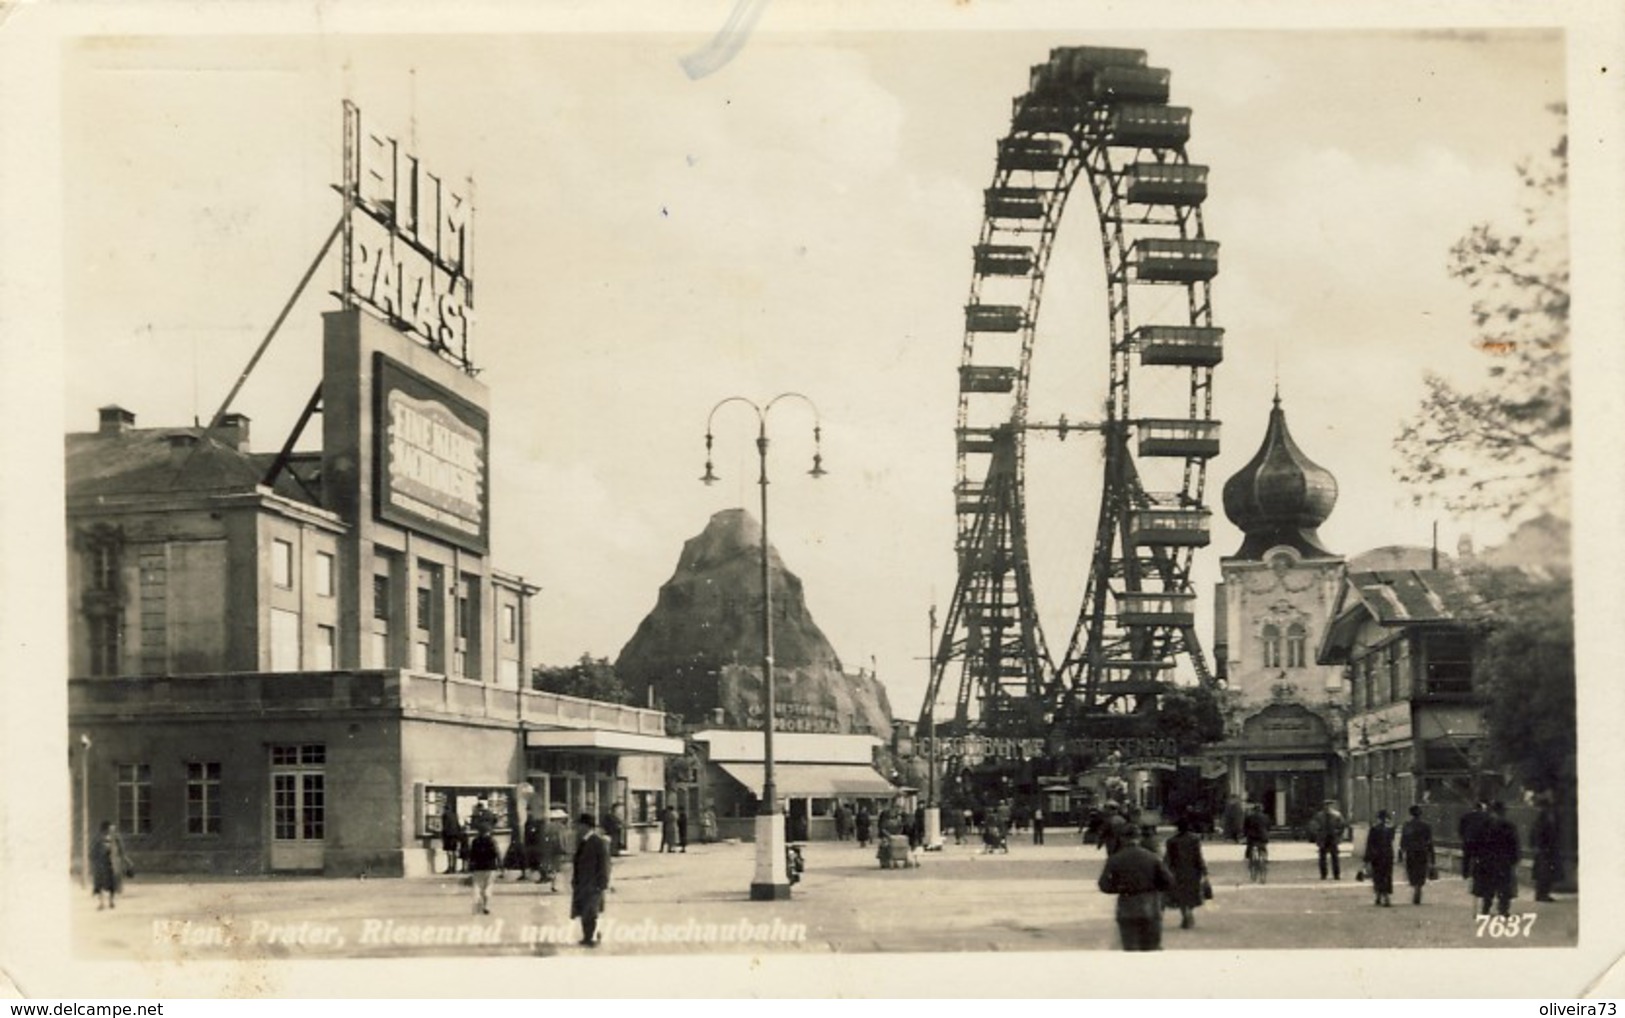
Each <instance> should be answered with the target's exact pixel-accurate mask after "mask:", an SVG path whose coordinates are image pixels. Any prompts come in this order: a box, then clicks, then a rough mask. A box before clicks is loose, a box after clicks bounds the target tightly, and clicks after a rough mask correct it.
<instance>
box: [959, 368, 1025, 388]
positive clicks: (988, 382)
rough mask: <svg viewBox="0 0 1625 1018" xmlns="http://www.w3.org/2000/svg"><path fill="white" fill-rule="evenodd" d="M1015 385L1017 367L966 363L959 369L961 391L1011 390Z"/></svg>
mask: <svg viewBox="0 0 1625 1018" xmlns="http://www.w3.org/2000/svg"><path fill="white" fill-rule="evenodd" d="M1015 387H1016V369H1015V368H1007V367H997V366H991V365H981V364H966V365H964V366H962V367H961V368H960V369H959V391H960V392H1010V391H1012V390H1014V389H1015Z"/></svg>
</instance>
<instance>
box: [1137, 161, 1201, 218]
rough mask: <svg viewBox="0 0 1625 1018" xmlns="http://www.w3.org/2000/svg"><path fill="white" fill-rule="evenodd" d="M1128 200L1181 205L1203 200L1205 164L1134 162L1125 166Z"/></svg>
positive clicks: (1186, 205)
mask: <svg viewBox="0 0 1625 1018" xmlns="http://www.w3.org/2000/svg"><path fill="white" fill-rule="evenodd" d="M1127 183H1128V188H1127V191H1126V194H1127V197H1128V200H1129V201H1131V202H1137V203H1139V204H1142V205H1174V206H1178V207H1181V208H1185V207H1189V206H1192V205H1200V204H1202V202H1204V201H1206V200H1207V167H1206V166H1200V165H1197V164H1195V163H1134V164H1133V165H1132V166H1130V167H1129V168H1128V174H1127Z"/></svg>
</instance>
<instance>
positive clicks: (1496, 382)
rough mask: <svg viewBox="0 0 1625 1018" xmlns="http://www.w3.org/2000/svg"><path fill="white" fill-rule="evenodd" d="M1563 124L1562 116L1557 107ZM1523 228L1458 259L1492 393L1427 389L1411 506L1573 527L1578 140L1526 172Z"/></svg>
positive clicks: (1408, 435)
mask: <svg viewBox="0 0 1625 1018" xmlns="http://www.w3.org/2000/svg"><path fill="white" fill-rule="evenodd" d="M1553 111H1554V112H1555V113H1558V114H1561V113H1562V112H1563V109H1562V107H1560V106H1559V107H1553ZM1518 176H1519V178H1520V180H1521V181H1522V183H1523V195H1524V197H1523V202H1522V209H1521V213H1522V216H1521V223H1520V224H1519V225H1518V227H1517V228H1516V229H1517V232H1506V231H1504V230H1503V229H1501V228H1499V227H1496V226H1493V225H1491V224H1489V223H1480V224H1478V225H1476V226H1474V227H1473V228H1472V229H1471V230H1470V231H1469V232H1468V233H1467V235H1466V236H1464V237H1462V238H1461V239H1460V240H1459V241H1457V242H1456V244H1455V246H1454V247H1452V248H1451V250H1450V264H1449V270H1450V275H1451V276H1452V277H1454V278H1456V279H1459V280H1461V281H1462V282H1463V283H1465V284H1466V285H1467V287H1468V289H1470V290H1472V291H1473V294H1474V298H1473V309H1472V316H1473V325H1474V327H1475V329H1476V330H1477V338H1476V340H1475V344H1476V345H1477V347H1478V348H1479V349H1480V350H1482V351H1483V352H1484V353H1485V354H1487V355H1489V358H1490V361H1491V363H1490V366H1489V368H1488V370H1487V372H1486V376H1487V377H1486V378H1485V380H1484V382H1483V384H1482V385H1481V386H1480V387H1479V388H1477V389H1475V390H1466V389H1461V388H1458V387H1457V386H1456V385H1454V384H1452V383H1451V382H1449V381H1447V380H1445V379H1444V378H1442V377H1440V376H1439V375H1436V374H1433V373H1429V374H1428V375H1427V376H1426V377H1425V379H1424V385H1425V387H1426V392H1425V394H1424V395H1423V398H1422V402H1421V404H1420V406H1418V408H1417V412H1416V414H1415V415H1414V416H1413V417H1411V418H1410V419H1408V420H1407V421H1405V422H1404V423H1403V424H1402V425H1401V428H1400V432H1399V435H1398V437H1397V438H1396V440H1395V448H1396V450H1397V451H1398V453H1399V458H1400V462H1399V464H1398V466H1397V467H1396V468H1395V473H1396V474H1397V475H1398V477H1399V479H1400V481H1401V482H1403V483H1404V484H1406V485H1408V486H1410V487H1411V488H1412V489H1413V492H1414V495H1413V501H1415V502H1416V503H1418V504H1420V503H1422V502H1424V501H1433V500H1437V501H1438V502H1440V503H1442V504H1443V505H1444V507H1445V508H1447V509H1450V510H1453V511H1458V512H1473V511H1482V510H1494V511H1496V512H1498V513H1500V515H1502V516H1510V515H1512V514H1514V513H1517V512H1519V511H1520V510H1528V509H1534V508H1542V509H1556V510H1557V511H1559V513H1560V514H1561V515H1566V511H1565V510H1566V501H1567V497H1568V483H1567V482H1568V474H1569V464H1570V458H1571V426H1570V425H1571V419H1572V412H1571V407H1570V402H1569V256H1568V237H1567V233H1566V226H1565V224H1566V216H1567V211H1566V205H1567V192H1568V139H1567V137H1564V138H1561V139H1560V140H1559V141H1558V143H1557V144H1556V145H1555V146H1554V147H1553V148H1552V149H1551V151H1550V152H1548V153H1546V155H1545V157H1544V158H1542V159H1540V160H1538V161H1533V162H1525V163H1523V164H1521V165H1520V166H1519V167H1518Z"/></svg>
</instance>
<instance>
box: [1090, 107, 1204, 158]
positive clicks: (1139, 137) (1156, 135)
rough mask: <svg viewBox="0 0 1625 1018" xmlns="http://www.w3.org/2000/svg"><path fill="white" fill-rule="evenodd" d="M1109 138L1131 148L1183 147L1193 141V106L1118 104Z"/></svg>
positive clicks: (1111, 120)
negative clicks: (1191, 109) (1191, 107)
mask: <svg viewBox="0 0 1625 1018" xmlns="http://www.w3.org/2000/svg"><path fill="white" fill-rule="evenodd" d="M1106 137H1107V139H1108V140H1109V141H1110V142H1111V143H1112V144H1113V145H1122V146H1124V147H1128V148H1179V147H1180V146H1182V145H1184V144H1185V143H1186V142H1187V141H1190V140H1191V111H1190V107H1188V106H1153V105H1149V104H1143V103H1135V104H1131V105H1124V106H1118V107H1116V108H1115V109H1113V110H1112V114H1111V118H1110V119H1109V120H1108V121H1107V125H1106Z"/></svg>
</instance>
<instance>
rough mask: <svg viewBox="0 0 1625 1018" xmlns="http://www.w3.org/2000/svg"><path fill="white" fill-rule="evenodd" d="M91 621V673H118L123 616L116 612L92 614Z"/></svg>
mask: <svg viewBox="0 0 1625 1018" xmlns="http://www.w3.org/2000/svg"><path fill="white" fill-rule="evenodd" d="M88 621H89V623H90V674H92V675H117V674H118V673H119V655H120V652H121V649H122V648H121V646H120V645H121V642H122V641H121V640H120V633H121V631H122V629H123V618H122V617H121V616H119V615H118V614H116V613H106V614H99V615H92V616H90V618H89V620H88Z"/></svg>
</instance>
